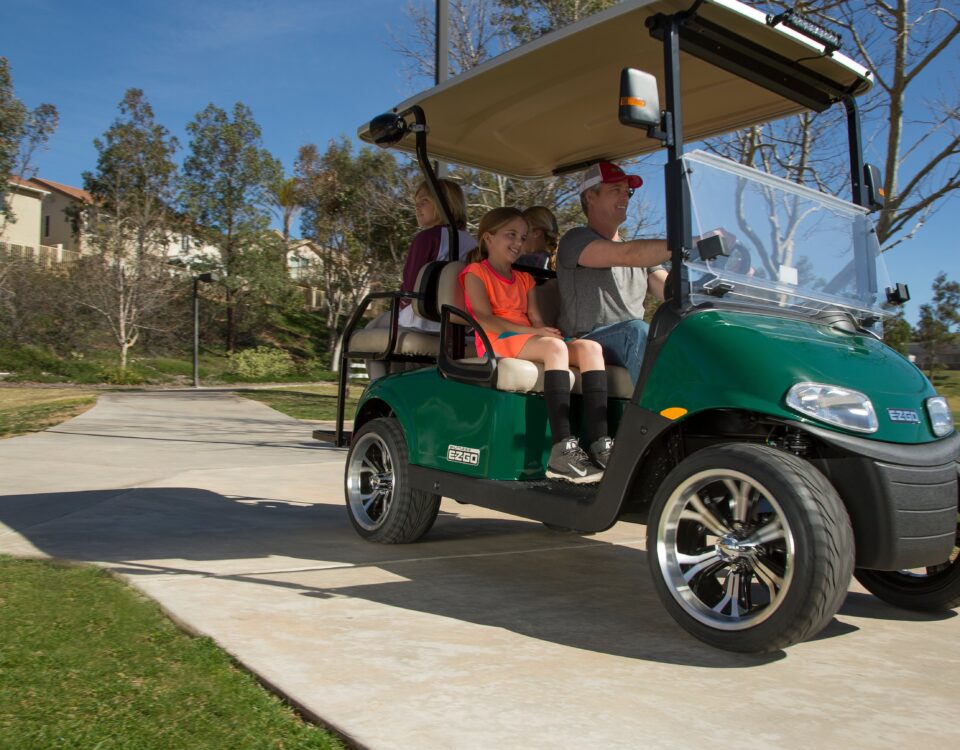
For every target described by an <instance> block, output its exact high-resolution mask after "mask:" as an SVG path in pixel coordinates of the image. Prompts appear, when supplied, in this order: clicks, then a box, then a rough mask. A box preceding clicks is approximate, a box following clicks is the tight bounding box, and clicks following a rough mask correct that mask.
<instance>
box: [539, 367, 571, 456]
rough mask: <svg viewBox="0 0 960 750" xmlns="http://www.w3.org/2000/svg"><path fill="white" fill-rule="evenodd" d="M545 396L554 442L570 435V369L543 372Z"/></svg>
mask: <svg viewBox="0 0 960 750" xmlns="http://www.w3.org/2000/svg"><path fill="white" fill-rule="evenodd" d="M543 397H544V398H545V399H546V400H547V418H548V419H549V420H550V432H552V433H553V442H554V443H559V442H560V441H561V440H563V439H564V438H568V437H570V371H569V370H547V371H546V372H544V373H543Z"/></svg>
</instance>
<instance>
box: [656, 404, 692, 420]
mask: <svg viewBox="0 0 960 750" xmlns="http://www.w3.org/2000/svg"><path fill="white" fill-rule="evenodd" d="M686 413H687V410H686V409H684V408H683V407H682V406H671V407H670V408H669V409H664V410H663V411H661V412H660V416H661V417H666V418H667V419H680V417H682V416H683V415H684V414H686Z"/></svg>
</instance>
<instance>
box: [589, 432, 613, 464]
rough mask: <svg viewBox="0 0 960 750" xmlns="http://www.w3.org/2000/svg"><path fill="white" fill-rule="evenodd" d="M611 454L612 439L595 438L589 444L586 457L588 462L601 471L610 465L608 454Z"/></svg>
mask: <svg viewBox="0 0 960 750" xmlns="http://www.w3.org/2000/svg"><path fill="white" fill-rule="evenodd" d="M612 452H613V438H609V437H602V438H597V439H596V440H594V441H593V442H592V443H590V447H589V448H587V455H588V456H590V460H591V461H593V462H594V463H595V464H596V465H597V466H599V467H600V468H601V469H606V468H607V464H608V463H610V454H611V453H612Z"/></svg>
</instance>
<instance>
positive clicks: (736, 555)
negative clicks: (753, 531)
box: [716, 534, 756, 563]
mask: <svg viewBox="0 0 960 750" xmlns="http://www.w3.org/2000/svg"><path fill="white" fill-rule="evenodd" d="M716 549H717V554H718V555H719V556H720V558H721V559H722V560H723V561H724V562H727V563H734V562H739V561H740V560H744V559H746V558H750V557H753V555H754V553H755V552H756V548H755V547H754V545H752V544H748V543H746V542H745V541H744V540H743V539H741V538H740V537H738V536H735V535H733V534H727V535H725V536H722V537H720V539H719V540H718V541H717V546H716Z"/></svg>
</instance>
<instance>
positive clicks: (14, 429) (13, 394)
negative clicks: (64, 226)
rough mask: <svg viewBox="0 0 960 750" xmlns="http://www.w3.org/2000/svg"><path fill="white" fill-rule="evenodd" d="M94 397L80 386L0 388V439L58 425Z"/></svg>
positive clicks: (88, 403) (75, 413)
mask: <svg viewBox="0 0 960 750" xmlns="http://www.w3.org/2000/svg"><path fill="white" fill-rule="evenodd" d="M96 400H97V397H96V394H95V393H93V392H92V391H90V390H89V389H83V388H0V438H6V437H13V436H14V435H22V434H24V433H26V432H36V431H38V430H43V429H46V428H47V427H51V426H53V425H56V424H60V423H61V422H65V421H66V420H68V419H70V418H71V417H75V416H77V415H78V414H82V413H83V412H85V411H86V410H87V409H89V408H90V407H91V406H93V404H94V403H95V402H96Z"/></svg>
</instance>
